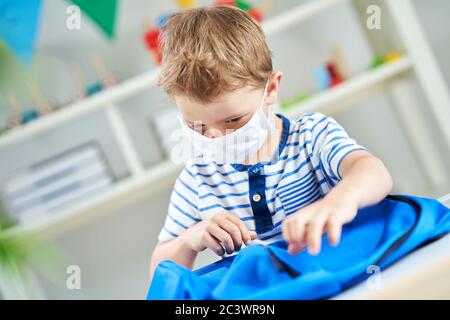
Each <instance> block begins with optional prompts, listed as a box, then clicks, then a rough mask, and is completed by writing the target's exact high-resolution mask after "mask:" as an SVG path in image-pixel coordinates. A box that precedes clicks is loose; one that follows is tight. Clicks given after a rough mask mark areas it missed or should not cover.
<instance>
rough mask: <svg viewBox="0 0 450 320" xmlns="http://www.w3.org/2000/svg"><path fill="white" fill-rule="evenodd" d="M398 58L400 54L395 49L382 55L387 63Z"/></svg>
mask: <svg viewBox="0 0 450 320" xmlns="http://www.w3.org/2000/svg"><path fill="white" fill-rule="evenodd" d="M398 59H400V54H399V53H398V52H395V51H392V52H388V54H386V57H384V60H385V61H386V62H387V63H390V62H394V61H397V60H398Z"/></svg>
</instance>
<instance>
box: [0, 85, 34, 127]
mask: <svg viewBox="0 0 450 320" xmlns="http://www.w3.org/2000/svg"><path fill="white" fill-rule="evenodd" d="M5 99H6V101H7V102H8V105H9V107H10V108H11V115H10V117H9V119H8V122H7V123H6V128H8V129H12V128H15V127H18V126H20V124H22V123H24V122H25V123H26V122H29V121H31V120H33V119H35V118H37V117H38V116H39V115H38V114H37V112H28V111H26V112H25V113H22V108H21V107H20V105H19V102H18V101H17V98H16V96H15V95H14V94H12V93H11V92H6V93H5Z"/></svg>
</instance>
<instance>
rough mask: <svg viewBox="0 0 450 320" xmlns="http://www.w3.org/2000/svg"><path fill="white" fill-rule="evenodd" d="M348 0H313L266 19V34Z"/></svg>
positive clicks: (276, 31) (271, 33) (272, 33)
mask: <svg viewBox="0 0 450 320" xmlns="http://www.w3.org/2000/svg"><path fill="white" fill-rule="evenodd" d="M347 1H348V0H312V1H309V2H307V3H304V4H301V5H298V6H296V7H294V8H291V9H289V10H287V12H284V13H280V14H278V15H277V16H275V17H273V18H271V19H268V20H266V21H264V22H263V23H262V27H263V29H264V32H265V34H266V36H271V35H274V34H276V33H278V32H281V31H283V30H285V29H286V28H289V27H291V26H293V25H295V24H299V23H301V22H303V21H306V20H307V19H309V18H312V17H314V16H316V15H318V14H319V13H321V12H322V11H325V10H327V9H330V8H331V7H333V6H335V5H338V4H340V3H344V2H347Z"/></svg>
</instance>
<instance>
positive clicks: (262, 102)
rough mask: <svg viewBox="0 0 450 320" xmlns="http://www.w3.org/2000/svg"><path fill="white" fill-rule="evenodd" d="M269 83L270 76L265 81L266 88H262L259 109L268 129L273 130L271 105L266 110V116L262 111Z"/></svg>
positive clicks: (273, 116) (273, 120)
mask: <svg viewBox="0 0 450 320" xmlns="http://www.w3.org/2000/svg"><path fill="white" fill-rule="evenodd" d="M269 83H270V76H269V78H268V79H267V82H266V86H265V88H264V95H263V98H262V101H261V105H260V107H259V109H260V110H261V111H262V113H263V115H264V117H266V118H267V121H268V122H269V128H271V129H273V128H274V127H275V114H274V112H273V110H272V105H269V106H268V108H267V115H266V114H265V112H264V111H263V106H264V102H265V100H266V97H267V93H268V92H267V89H268V88H269Z"/></svg>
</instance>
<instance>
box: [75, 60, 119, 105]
mask: <svg viewBox="0 0 450 320" xmlns="http://www.w3.org/2000/svg"><path fill="white" fill-rule="evenodd" d="M91 65H92V67H93V69H94V72H95V74H96V76H97V77H98V79H99V80H98V81H95V82H93V83H90V84H86V83H85V80H84V77H83V73H82V71H81V67H80V66H79V65H78V64H71V65H70V66H69V67H70V73H71V75H72V78H73V80H74V93H73V95H72V98H71V100H70V102H73V101H77V100H80V99H82V98H85V97H89V96H92V95H94V94H96V93H98V92H100V91H102V90H104V89H106V88H109V87H112V86H114V85H115V84H117V78H116V77H115V76H114V75H113V74H112V73H111V72H110V71H109V70H108V68H107V67H106V64H105V62H104V61H103V59H102V58H101V56H100V55H98V54H93V55H92V57H91Z"/></svg>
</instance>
